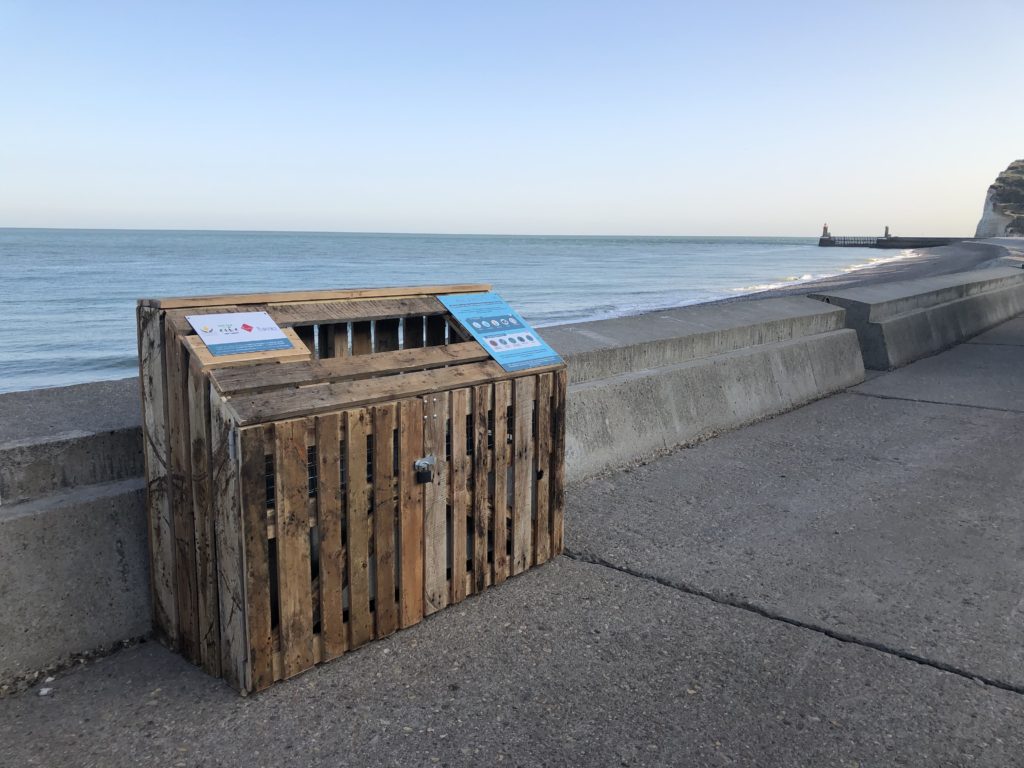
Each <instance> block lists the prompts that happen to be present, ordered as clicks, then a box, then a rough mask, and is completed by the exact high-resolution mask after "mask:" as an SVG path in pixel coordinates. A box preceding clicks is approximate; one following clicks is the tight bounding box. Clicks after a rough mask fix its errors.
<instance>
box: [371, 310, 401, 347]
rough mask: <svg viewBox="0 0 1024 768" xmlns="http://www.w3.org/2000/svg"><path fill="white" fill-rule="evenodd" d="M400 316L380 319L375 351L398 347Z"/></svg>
mask: <svg viewBox="0 0 1024 768" xmlns="http://www.w3.org/2000/svg"><path fill="white" fill-rule="evenodd" d="M398 328H399V320H398V318H389V319H387V320H378V321H377V327H376V339H375V341H374V352H392V351H394V350H396V349H398Z"/></svg>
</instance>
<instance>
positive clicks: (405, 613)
mask: <svg viewBox="0 0 1024 768" xmlns="http://www.w3.org/2000/svg"><path fill="white" fill-rule="evenodd" d="M423 455H424V453H423V401H422V400H418V399H413V400H403V401H402V402H401V404H400V409H399V420H398V461H399V474H398V483H399V489H400V492H401V494H400V498H401V502H400V504H401V509H400V510H399V524H400V527H399V532H400V535H399V539H400V542H401V556H400V558H399V559H400V568H399V572H400V575H401V585H400V586H401V588H400V589H399V593H400V595H401V605H400V606H399V614H400V615H399V619H400V623H401V626H402V627H411V626H412V625H413V624H416V623H418V622H419V621H420V619H422V618H423V488H424V486H423V485H422V484H421V483H418V482H416V471H415V470H414V469H413V462H414V461H415V460H416V459H419V458H421V457H423Z"/></svg>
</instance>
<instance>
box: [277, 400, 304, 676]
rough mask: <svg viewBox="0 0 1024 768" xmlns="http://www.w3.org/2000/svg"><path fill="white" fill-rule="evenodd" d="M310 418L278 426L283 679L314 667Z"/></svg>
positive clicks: (278, 536)
mask: <svg viewBox="0 0 1024 768" xmlns="http://www.w3.org/2000/svg"><path fill="white" fill-rule="evenodd" d="M308 429H309V424H308V423H307V420H306V419H293V420H290V421H282V422H278V423H277V424H275V425H274V476H275V490H276V498H275V503H274V512H275V517H276V518H277V593H278V601H277V602H278V616H279V619H278V621H279V624H280V634H281V654H282V659H283V661H284V676H285V677H291V676H292V675H297V674H298V673H299V672H302V671H304V670H306V669H309V668H310V667H311V666H313V608H312V607H313V597H312V581H311V576H310V552H309V475H308V461H307V454H306V432H307V430H308Z"/></svg>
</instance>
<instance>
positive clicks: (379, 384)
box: [230, 360, 560, 426]
mask: <svg viewBox="0 0 1024 768" xmlns="http://www.w3.org/2000/svg"><path fill="white" fill-rule="evenodd" d="M559 367H560V366H548V367H545V368H537V369H534V370H533V371H531V373H545V372H548V371H553V370H557V369H558V368H559ZM516 375H519V376H521V375H522V374H521V373H519V374H514V373H506V372H505V370H504V369H503V368H502V367H501V366H500V365H498V363H496V362H495V361H494V360H487V361H484V362H480V363H467V364H465V365H453V366H451V367H448V368H438V369H434V370H431V371H420V372H414V373H406V374H403V375H401V376H385V377H381V378H377V379H361V380H358V381H339V382H335V383H331V384H313V385H311V386H308V387H301V388H297V389H296V388H289V389H278V390H273V391H271V392H259V393H253V394H248V395H235V396H231V397H230V402H231V405H232V408H234V410H235V412H236V413H237V414H238V418H239V423H240V424H242V425H243V426H247V425H249V424H258V423H260V422H263V421H269V420H273V419H286V418H296V417H298V416H303V415H307V414H316V413H326V412H328V411H332V410H343V409H348V408H356V407H363V406H366V405H372V404H375V403H380V402H385V401H389V400H401V399H405V398H408V397H423V396H426V395H429V394H430V393H432V392H439V391H442V390H445V389H458V388H461V387H473V386H476V385H477V384H487V383H490V382H493V381H504V380H506V379H510V378H513V377H514V376H516Z"/></svg>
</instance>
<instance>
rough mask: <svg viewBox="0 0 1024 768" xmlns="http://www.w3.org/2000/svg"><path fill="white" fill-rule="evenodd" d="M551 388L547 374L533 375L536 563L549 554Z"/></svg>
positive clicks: (542, 561)
mask: <svg viewBox="0 0 1024 768" xmlns="http://www.w3.org/2000/svg"><path fill="white" fill-rule="evenodd" d="M551 388H552V376H551V374H550V373H542V374H541V375H540V376H538V377H537V402H536V406H535V407H536V409H537V475H536V477H537V479H536V481H535V482H536V483H537V493H536V499H537V514H536V519H535V520H534V524H533V561H534V563H535V564H537V565H540V564H541V563H546V562H547V561H548V559H549V558H550V557H551V520H550V516H549V514H548V513H549V509H550V506H551V504H550V501H551V500H550V487H551Z"/></svg>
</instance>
